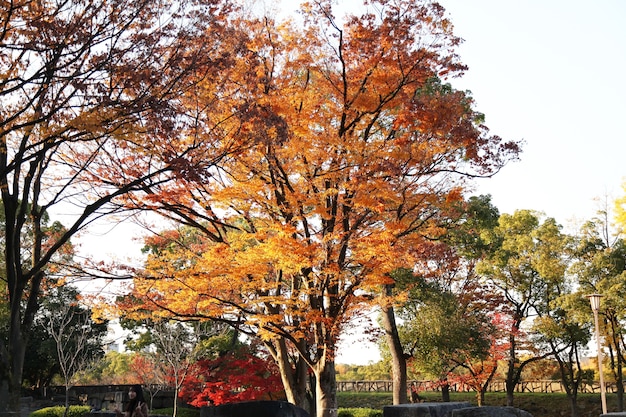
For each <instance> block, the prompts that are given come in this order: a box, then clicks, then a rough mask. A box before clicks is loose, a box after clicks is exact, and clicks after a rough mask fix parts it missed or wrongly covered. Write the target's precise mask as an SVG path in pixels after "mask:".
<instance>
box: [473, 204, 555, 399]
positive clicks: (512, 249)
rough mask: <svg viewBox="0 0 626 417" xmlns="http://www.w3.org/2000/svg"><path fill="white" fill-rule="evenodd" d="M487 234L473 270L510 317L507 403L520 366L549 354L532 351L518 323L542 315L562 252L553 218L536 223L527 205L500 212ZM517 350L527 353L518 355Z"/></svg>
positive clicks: (516, 380)
mask: <svg viewBox="0 0 626 417" xmlns="http://www.w3.org/2000/svg"><path fill="white" fill-rule="evenodd" d="M488 239H489V240H490V242H491V245H492V249H491V250H490V251H489V252H488V254H487V256H486V257H485V259H483V260H481V261H480V262H479V263H478V265H477V272H478V273H479V274H481V275H482V276H484V277H485V278H486V280H487V282H488V283H489V284H491V285H493V287H494V288H495V289H496V291H498V292H499V293H500V294H501V296H502V298H503V304H502V309H503V310H502V311H503V313H505V314H507V315H509V316H510V318H511V325H510V329H509V331H508V347H509V353H508V355H507V358H506V360H507V369H506V376H505V384H506V394H507V405H509V406H512V405H513V397H514V392H515V387H516V386H517V384H518V383H519V381H520V379H521V376H522V372H523V370H524V367H525V366H527V365H528V364H529V363H532V362H534V361H537V360H539V359H542V358H544V357H546V355H548V353H543V354H541V353H539V352H538V351H537V348H536V347H535V346H534V345H533V343H532V341H531V340H530V339H529V338H528V337H527V334H526V333H525V331H524V328H523V325H524V324H525V323H527V322H528V319H529V317H531V315H533V314H539V315H542V314H543V315H545V309H546V303H547V297H549V296H551V294H550V293H549V292H548V289H549V288H551V287H552V286H553V285H554V284H555V283H559V282H562V281H563V279H564V275H565V269H566V267H567V261H566V252H565V248H564V240H563V236H562V235H561V233H560V226H558V225H557V224H556V222H555V221H554V219H550V218H548V219H546V220H545V221H544V222H543V223H541V221H540V218H539V215H538V213H535V212H532V211H529V210H517V211H515V213H514V214H512V215H510V214H503V215H501V216H500V218H499V221H498V226H497V227H496V228H494V229H493V231H492V233H491V234H490V236H489V237H488ZM521 352H529V353H531V355H530V356H527V359H522V358H521V357H520V353H521Z"/></svg>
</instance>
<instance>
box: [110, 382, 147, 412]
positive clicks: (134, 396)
mask: <svg viewBox="0 0 626 417" xmlns="http://www.w3.org/2000/svg"><path fill="white" fill-rule="evenodd" d="M128 398H130V401H129V402H128V405H127V406H126V409H125V410H124V412H121V411H120V410H118V409H115V413H116V414H117V417H148V404H146V400H145V399H144V397H143V390H142V389H141V385H133V386H132V387H130V390H129V391H128Z"/></svg>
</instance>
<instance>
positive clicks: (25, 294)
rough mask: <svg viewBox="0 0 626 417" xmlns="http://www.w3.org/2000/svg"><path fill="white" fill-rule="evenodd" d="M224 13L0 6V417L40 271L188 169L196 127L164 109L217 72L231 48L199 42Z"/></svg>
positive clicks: (187, 7)
mask: <svg viewBox="0 0 626 417" xmlns="http://www.w3.org/2000/svg"><path fill="white" fill-rule="evenodd" d="M227 13H228V9H224V10H222V9H221V8H220V7H219V2H218V1H217V0H216V1H215V2H213V1H207V2H203V4H202V5H200V6H197V7H196V5H194V2H193V1H189V2H187V1H183V2H176V4H171V3H168V2H165V3H162V2H161V3H160V2H153V1H149V0H139V1H126V0H113V1H108V0H107V1H104V0H95V1H89V2H83V1H74V0H70V1H61V2H55V1H39V0H36V1H11V2H2V3H1V4H0V21H1V22H2V25H0V41H1V43H2V50H1V52H0V66H1V70H0V98H1V100H2V103H3V105H2V109H1V110H0V185H1V197H2V204H3V217H2V218H3V224H2V230H3V232H4V233H3V235H2V238H3V243H4V246H5V251H4V259H3V260H4V262H3V265H4V273H3V275H2V280H3V281H5V282H6V284H7V287H6V288H7V292H8V294H7V295H8V300H9V303H8V307H7V308H8V313H7V316H8V318H9V319H8V337H7V339H6V340H2V342H1V345H0V411H6V410H9V411H13V412H18V413H19V405H18V403H19V398H20V386H21V381H22V365H23V363H24V356H25V353H26V352H25V346H26V343H27V339H28V334H29V332H28V330H29V329H30V327H31V325H32V323H33V320H34V317H35V313H36V311H37V308H38V297H39V293H40V287H41V285H42V283H43V282H44V281H45V280H46V279H47V272H46V268H47V267H48V266H49V263H50V261H51V260H52V259H53V258H54V257H55V255H56V254H57V253H58V252H59V251H60V250H61V249H62V248H63V247H64V245H66V244H67V243H68V242H69V240H70V238H71V237H72V236H74V235H75V234H76V233H77V232H78V231H80V230H82V229H84V228H85V227H86V226H87V225H88V224H89V223H90V222H92V221H94V220H96V219H98V218H101V217H102V216H105V215H107V214H111V213H120V212H121V210H123V209H124V208H125V207H127V203H128V200H122V199H121V197H122V196H125V197H129V198H130V196H131V195H132V194H141V195H145V194H146V193H149V192H150V188H151V187H152V186H154V185H156V184H158V183H162V182H163V181H167V180H168V179H170V178H171V177H172V176H171V175H170V174H168V173H170V172H171V171H172V170H173V168H174V167H176V166H180V165H181V163H182V162H181V161H183V160H184V158H191V157H192V154H193V149H194V148H195V147H196V146H195V145H194V144H193V143H192V142H193V140H190V139H189V136H188V133H189V132H190V130H193V129H195V128H197V127H198V126H199V123H198V121H197V120H196V121H193V123H191V122H189V119H185V118H184V117H181V116H179V113H180V114H182V112H178V110H177V109H176V107H177V101H178V98H179V97H180V95H181V92H182V91H184V90H186V89H189V88H192V86H193V85H194V84H195V81H196V80H198V79H201V78H203V77H206V76H209V74H211V72H212V71H218V72H219V71H220V70H221V69H222V68H224V67H228V65H229V64H228V59H227V58H226V56H227V55H228V54H232V53H233V52H232V50H233V49H232V48H231V47H230V46H232V44H231V45H229V47H228V48H227V49H228V51H227V52H226V53H222V52H218V50H219V51H222V49H221V45H222V42H220V37H219V36H213V35H212V34H211V32H213V33H219V32H220V30H221V26H222V23H223V21H224V20H225V18H226V17H225V16H227ZM204 36H206V37H205V38H203V37H204ZM198 37H199V38H200V39H207V41H206V42H204V41H202V40H201V41H200V42H202V43H203V44H204V45H205V48H203V50H202V55H200V54H199V52H200V51H199V50H198V48H195V47H190V45H189V42H190V39H191V38H193V39H194V40H197V38H198ZM187 127H189V129H186V128H187ZM218 148H219V150H218ZM213 149H214V150H215V151H216V154H217V153H220V152H221V151H222V150H223V149H224V148H223V147H221V146H215V147H214V148H213ZM156 150H159V153H158V155H157V154H155V153H154V151H156ZM206 156H207V154H206V153H203V157H206ZM212 160H213V159H211V160H208V161H207V163H210V161H212ZM54 213H56V214H59V213H63V214H65V215H67V222H66V224H65V226H66V228H65V229H64V230H62V231H59V232H58V233H52V232H49V231H46V230H45V228H44V225H43V219H44V217H45V216H46V215H48V214H54ZM64 221H65V219H64ZM27 235H28V236H29V237H28V241H26V236H27Z"/></svg>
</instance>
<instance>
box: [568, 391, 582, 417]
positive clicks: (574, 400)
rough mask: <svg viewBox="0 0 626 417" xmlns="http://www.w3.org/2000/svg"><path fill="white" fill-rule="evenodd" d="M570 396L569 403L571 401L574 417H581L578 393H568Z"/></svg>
mask: <svg viewBox="0 0 626 417" xmlns="http://www.w3.org/2000/svg"><path fill="white" fill-rule="evenodd" d="M568 397H569V403H570V407H571V410H572V417H579V416H580V410H579V408H578V399H577V398H578V396H577V395H576V393H574V394H570V395H568Z"/></svg>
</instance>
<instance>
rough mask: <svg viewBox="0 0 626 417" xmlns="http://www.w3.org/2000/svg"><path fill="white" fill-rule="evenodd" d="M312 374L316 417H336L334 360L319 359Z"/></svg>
mask: <svg viewBox="0 0 626 417" xmlns="http://www.w3.org/2000/svg"><path fill="white" fill-rule="evenodd" d="M314 372H315V380H316V381H315V399H316V409H317V413H316V415H317V417H337V380H336V373H335V362H334V359H328V358H325V359H321V360H320V361H319V362H318V364H317V366H316V368H315V370H314Z"/></svg>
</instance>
